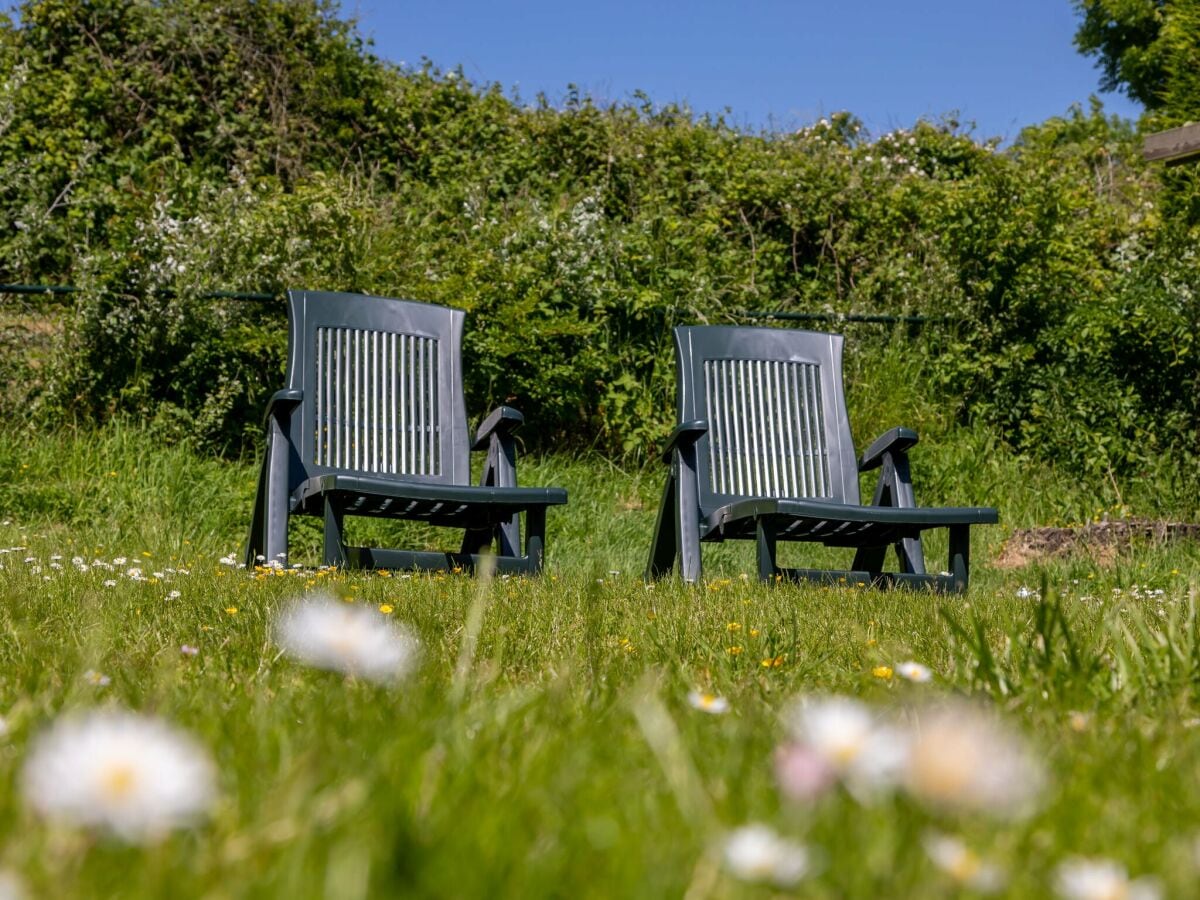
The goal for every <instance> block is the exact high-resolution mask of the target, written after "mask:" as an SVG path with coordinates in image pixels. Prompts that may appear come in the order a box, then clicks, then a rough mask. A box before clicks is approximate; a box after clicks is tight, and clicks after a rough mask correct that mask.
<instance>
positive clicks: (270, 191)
mask: <svg viewBox="0 0 1200 900" xmlns="http://www.w3.org/2000/svg"><path fill="white" fill-rule="evenodd" d="M100 32H102V33H103V35H104V37H103V39H102V40H94V39H93V38H94V37H95V35H96V34H97V33H100ZM270 73H280V74H279V75H278V77H277V78H276V77H275V76H274V75H271V77H268V75H269V74H270ZM235 76H236V77H235ZM135 97H136V99H135ZM284 110H286V115H285V114H284V112H283V111H284ZM0 125H2V126H3V127H0V219H4V222H3V223H0V224H10V225H13V226H14V227H13V228H12V229H11V230H6V229H0V234H3V233H7V235H8V236H7V237H3V238H0V276H3V277H4V278H6V279H12V280H28V281H48V282H75V283H79V284H83V285H85V286H87V288H88V291H87V293H86V294H85V295H84V296H83V297H82V298H81V300H80V302H79V304H78V308H77V314H76V316H75V317H74V320H73V322H72V324H71V326H70V327H69V329H68V332H67V334H66V336H65V338H64V342H65V343H64V346H63V348H62V352H61V353H60V354H59V355H58V358H59V360H60V364H59V365H58V366H57V368H56V369H55V370H54V373H53V376H54V377H53V378H52V379H51V383H50V384H49V388H48V390H47V391H46V392H45V393H44V395H43V398H42V408H43V409H44V411H45V412H46V413H47V414H53V415H54V416H55V417H61V416H63V415H68V416H70V415H75V416H80V415H86V416H88V417H104V416H107V415H110V414H111V413H113V412H117V411H122V412H133V413H137V414H141V415H144V416H148V417H155V418H156V419H157V421H158V422H159V423H160V426H161V427H163V428H166V429H168V430H169V431H170V430H173V431H177V432H179V433H184V432H187V433H191V434H196V435H198V436H199V437H200V439H201V440H202V441H203V442H205V443H207V444H208V445H209V446H211V447H214V448H218V449H222V450H224V451H226V452H237V451H238V450H239V449H240V448H242V447H244V446H246V444H247V441H249V440H252V439H253V437H252V436H254V435H256V434H257V431H258V426H257V419H258V410H259V409H260V408H261V404H262V402H263V399H264V398H265V396H266V395H267V393H269V392H270V391H271V390H272V389H274V388H275V387H276V386H277V383H278V381H279V377H280V371H281V368H282V363H283V341H284V338H283V333H284V329H283V327H282V306H281V304H278V303H276V304H262V305H258V306H253V305H245V304H243V305H238V304H234V303H230V302H224V301H222V302H209V301H202V300H201V299H200V296H201V295H202V294H203V293H204V292H206V291H213V290H244V291H265V292H269V293H274V294H278V293H281V292H282V291H283V290H284V289H286V288H288V287H308V288H324V289H336V290H360V291H366V292H370V293H377V294H385V295H394V296H410V297H413V298H415V299H419V300H426V301H431V302H439V303H447V304H452V305H455V306H459V307H461V308H464V309H466V310H468V312H469V320H468V328H467V338H466V340H467V347H466V352H467V354H468V356H469V358H470V360H471V365H470V366H469V367H468V378H469V382H468V385H467V387H468V402H469V405H470V409H471V411H472V413H473V414H476V415H477V414H479V413H481V412H483V411H485V410H486V409H487V408H488V407H489V406H491V405H493V404H495V403H497V402H504V401H508V402H512V403H515V404H516V405H518V406H520V407H521V408H522V409H523V410H524V411H525V412H526V414H527V415H528V417H529V420H530V423H531V425H532V426H533V427H531V428H529V429H527V430H526V432H525V438H526V439H527V440H528V441H529V442H530V443H531V444H534V445H537V444H544V445H550V444H553V445H556V446H563V445H568V446H576V447H578V446H595V447H597V448H599V449H601V450H603V451H605V452H610V453H616V454H623V455H628V456H632V457H637V456H640V455H643V454H645V453H646V452H647V451H648V450H649V449H650V448H651V447H652V446H653V445H654V443H655V442H656V441H657V440H658V438H659V437H660V436H661V434H662V433H663V432H664V431H665V430H666V428H667V426H668V422H669V420H670V418H671V414H672V401H671V398H672V396H673V392H674V366H673V364H672V360H671V348H670V329H671V327H672V326H673V325H674V324H678V323H687V322H743V321H749V320H748V319H747V318H746V317H745V316H744V315H743V314H744V313H745V312H746V311H764V310H773V311H774V310H790V311H808V312H812V311H823V312H829V313H835V314H839V313H849V312H862V313H872V312H875V313H877V312H887V313H907V314H921V315H929V316H945V317H949V318H950V319H951V320H953V321H952V324H951V327H949V328H945V329H927V330H926V331H925V332H923V336H922V340H921V341H920V342H919V343H917V344H915V345H914V352H922V353H928V354H929V356H930V359H931V368H932V370H933V371H934V373H935V375H936V383H935V384H933V385H931V386H930V390H931V391H936V392H937V393H938V394H939V396H941V397H942V398H944V402H945V403H946V404H947V406H948V407H950V409H951V411H952V413H953V415H952V416H951V419H953V418H957V419H958V420H960V421H982V422H986V423H989V424H991V425H993V426H995V427H997V428H998V429H1000V430H1001V432H1002V433H1003V434H1004V435H1005V437H1006V438H1007V439H1008V440H1009V441H1010V442H1011V443H1012V444H1013V445H1014V446H1016V447H1018V448H1021V449H1023V450H1025V451H1027V452H1030V453H1033V454H1037V455H1042V456H1046V457H1049V458H1053V459H1058V460H1062V461H1063V462H1065V463H1067V464H1069V465H1070V466H1071V467H1072V469H1073V470H1075V471H1082V472H1089V473H1107V472H1110V471H1111V472H1114V473H1116V474H1123V473H1130V472H1136V471H1138V469H1139V467H1141V466H1143V465H1145V464H1146V463H1147V462H1148V461H1149V460H1151V459H1153V458H1154V457H1155V456H1156V455H1158V454H1160V453H1162V452H1164V451H1165V450H1171V451H1175V450H1179V449H1181V448H1183V449H1186V450H1190V449H1191V447H1192V443H1193V442H1194V433H1195V429H1196V424H1197V423H1196V410H1195V408H1194V401H1193V400H1192V397H1193V396H1194V391H1190V392H1189V389H1188V386H1189V385H1190V384H1191V381H1192V376H1191V375H1190V374H1187V373H1190V372H1193V371H1195V369H1194V359H1193V354H1194V351H1193V350H1192V344H1191V339H1190V337H1188V336H1187V335H1185V333H1184V332H1185V331H1186V329H1185V327H1184V323H1185V322H1186V321H1187V316H1188V315H1190V312H1189V309H1190V306H1189V304H1190V302H1191V301H1190V294H1187V291H1186V290H1185V288H1186V287H1187V285H1189V284H1193V283H1194V275H1195V266H1194V263H1193V262H1192V261H1191V257H1190V256H1188V255H1187V254H1183V253H1181V252H1179V251H1178V250H1177V248H1180V247H1184V246H1185V245H1186V236H1185V235H1183V234H1182V233H1178V234H1177V233H1176V232H1175V231H1172V229H1171V227H1168V226H1167V225H1164V223H1163V221H1162V218H1161V215H1160V213H1159V196H1160V190H1161V188H1160V186H1159V184H1158V183H1157V181H1156V180H1155V179H1154V178H1153V177H1152V176H1151V175H1150V174H1149V172H1148V171H1147V169H1146V167H1145V165H1144V164H1143V163H1142V162H1141V161H1140V156H1139V153H1138V147H1137V141H1136V136H1135V134H1134V132H1133V130H1132V128H1131V127H1130V126H1129V125H1128V124H1126V123H1121V122H1118V121H1115V120H1113V119H1110V118H1107V117H1105V116H1104V115H1103V112H1102V110H1101V109H1100V107H1099V106H1098V104H1097V105H1096V106H1094V107H1093V108H1092V109H1091V110H1090V111H1088V112H1086V113H1085V112H1084V111H1082V110H1080V109H1073V110H1071V111H1069V112H1068V114H1067V115H1065V116H1064V117H1061V118H1057V119H1052V120H1050V121H1049V122H1046V123H1044V124H1042V125H1039V126H1036V127H1033V128H1030V129H1027V130H1026V131H1025V132H1023V133H1022V135H1021V137H1020V139H1019V140H1018V141H1017V143H1016V144H1015V145H1014V146H1013V147H1012V148H1010V149H1007V150H1003V151H1002V150H1000V149H999V148H998V147H997V145H996V143H995V142H994V141H984V142H980V141H978V140H976V139H975V138H974V137H973V136H972V135H971V134H970V132H969V131H966V132H964V131H963V130H962V129H961V128H960V127H959V125H958V124H957V123H956V122H953V121H945V122H936V123H934V122H920V123H917V124H916V125H915V126H914V127H913V128H912V129H900V130H897V131H894V132H891V133H888V134H883V135H877V136H872V135H868V134H867V133H866V132H865V131H864V130H863V129H862V127H861V126H860V124H859V123H858V122H857V121H856V120H855V119H854V118H853V117H852V116H849V115H846V114H839V115H837V116H833V117H830V118H828V119H823V120H821V121H819V122H817V123H814V124H813V125H811V126H809V127H806V128H803V129H801V130H800V131H797V132H795V133H792V134H764V135H753V134H747V133H744V132H741V131H738V130H736V129H734V128H731V127H729V126H728V125H727V124H726V123H725V122H723V121H722V120H720V119H710V118H705V119H700V120H697V119H696V118H695V117H694V116H692V114H691V113H690V112H689V111H688V110H686V109H680V108H678V107H674V106H667V107H661V108H656V107H654V106H653V105H652V104H651V103H650V101H649V100H648V99H647V98H645V97H637V98H635V99H634V101H633V102H632V103H626V104H613V105H609V106H603V107H602V106H599V105H597V104H596V103H594V102H593V101H591V100H590V99H588V98H587V97H583V96H580V95H579V94H578V93H577V92H576V91H574V90H571V91H570V92H569V93H568V96H567V98H566V101H565V103H564V104H563V105H562V108H558V109H556V108H553V107H551V105H550V104H549V103H548V102H547V101H546V100H545V98H538V99H537V100H536V101H535V102H534V103H532V104H523V103H522V102H521V101H520V100H519V99H509V98H506V97H505V96H504V95H503V93H502V92H501V91H500V89H499V88H498V87H497V86H495V85H491V86H488V85H484V86H475V85H472V84H470V83H469V82H467V81H466V80H465V79H464V78H463V77H462V76H461V74H460V73H457V72H447V73H442V72H439V71H437V70H436V69H433V68H432V67H430V66H425V67H424V68H422V69H420V70H416V71H414V70H402V69H397V68H394V67H392V66H389V65H387V64H385V63H382V62H380V61H379V60H377V59H375V58H374V57H373V56H371V54H370V53H369V52H368V51H367V49H366V48H365V47H364V46H363V44H362V42H361V41H360V39H359V38H358V37H357V35H356V33H355V32H354V29H353V27H352V25H350V24H348V23H346V22H345V21H343V20H342V19H340V18H339V17H338V13H337V9H336V7H335V6H333V5H332V4H330V3H325V2H317V0H305V2H301V3H284V2H280V0H276V2H270V3H259V2H253V0H230V2H221V3H220V4H217V3H216V0H173V2H169V3H163V2H151V0H138V2H134V3H123V2H121V3H118V2H117V0H92V2H88V3H84V2H82V0H27V2H25V3H24V4H23V5H22V6H21V8H20V16H19V19H18V20H17V21H16V22H8V23H7V25H5V27H3V28H2V29H0ZM18 225H19V226H20V227H17V226H18ZM1189 366H1193V368H1191V369H1189V368H1188V367H1189ZM861 371H864V372H866V373H868V377H874V378H876V379H879V378H886V377H887V373H886V372H878V371H872V370H871V369H870V367H862V369H861ZM1185 375H1186V377H1185Z"/></svg>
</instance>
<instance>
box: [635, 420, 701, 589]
mask: <svg viewBox="0 0 1200 900" xmlns="http://www.w3.org/2000/svg"><path fill="white" fill-rule="evenodd" d="M699 508H700V498H699V493H698V492H697V490H696V448H695V445H693V444H685V445H682V446H680V447H677V448H676V449H675V451H674V452H673V453H672V456H671V471H670V474H669V475H668V476H667V484H666V487H665V488H664V489H663V496H662V503H661V504H660V505H659V508H658V519H657V521H656V522H655V525H654V541H653V542H652V543H651V545H650V560H649V562H648V563H647V565H646V580H647V581H654V580H656V579H658V578H662V577H664V576H666V575H669V574H671V572H672V570H673V569H674V568H675V563H676V561H678V562H679V575H680V577H681V578H683V580H684V581H686V582H688V583H689V584H696V583H697V582H699V581H700V578H701V576H702V574H703V566H702V561H701V556H700V524H699V522H698V521H697V520H696V510H698V509H699Z"/></svg>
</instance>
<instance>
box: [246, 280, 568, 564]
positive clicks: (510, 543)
mask: <svg viewBox="0 0 1200 900" xmlns="http://www.w3.org/2000/svg"><path fill="white" fill-rule="evenodd" d="M463 317H464V314H463V312H462V310H457V309H450V308H448V307H444V306H433V305H430V304H425V303H415V302H412V301H409V300H390V299H387V298H383V297H367V296H362V295H357V294H334V293H320V292H316V291H290V292H289V293H288V318H289V324H290V329H289V332H288V366H287V387H286V388H285V389H284V390H281V391H278V392H277V393H276V394H275V395H274V396H273V397H272V398H271V401H270V403H269V405H268V406H267V413H266V428H267V451H266V458H265V459H264V460H263V466H262V471H261V473H260V475H259V480H258V495H257V497H256V499H255V502H254V515H253V519H252V522H251V527H250V541H249V544H248V546H247V549H246V557H245V562H246V565H247V566H253V565H255V564H256V563H258V564H266V565H287V562H288V518H289V516H292V515H297V514H299V515H311V516H320V517H323V518H324V520H325V541H324V544H325V546H324V559H325V563H326V565H338V566H345V567H347V568H385V569H450V568H455V567H462V568H466V569H473V568H474V567H475V565H476V564H477V563H478V562H479V560H480V556H481V554H483V553H484V552H485V551H486V550H488V548H489V547H494V554H495V559H496V569H497V571H499V572H526V573H532V572H538V571H540V570H541V567H542V558H543V552H544V544H545V537H546V509H547V507H550V506H554V505H558V504H563V503H566V502H567V492H566V491H565V490H562V489H561V488H522V487H517V470H516V445H515V442H514V440H513V436H512V430H513V429H514V428H515V427H516V426H517V425H519V424H520V423H521V422H522V421H523V417H522V416H521V414H520V413H519V412H517V411H516V410H514V409H511V408H509V407H506V406H502V407H500V408H499V409H497V410H495V411H494V412H493V413H492V414H491V415H489V416H488V417H487V418H486V419H484V421H483V424H482V425H481V426H480V428H479V431H478V432H477V433H476V435H475V438H474V440H473V441H470V442H469V441H468V434H467V416H466V412H465V407H464V403H463V385H462V358H461V357H462V353H461V346H462V327H463ZM469 450H481V451H482V450H486V451H487V459H486V463H485V465H484V468H483V476H482V479H481V482H480V484H479V485H472V484H470V460H469V453H468V451H469ZM522 513H524V515H525V546H524V552H523V553H522V548H521V546H520V537H521V535H520V515H521V514H522ZM346 516H369V517H376V518H388V519H407V520H414V521H419V522H426V523H429V524H432V525H438V526H445V527H449V528H456V529H461V530H462V532H463V538H462V544H461V548H460V550H459V552H431V551H427V550H426V551H418V550H392V549H381V548H372V547H349V546H346V544H345V541H344V539H343V522H344V519H345V517H346Z"/></svg>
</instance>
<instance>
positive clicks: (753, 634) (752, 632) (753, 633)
mask: <svg viewBox="0 0 1200 900" xmlns="http://www.w3.org/2000/svg"><path fill="white" fill-rule="evenodd" d="M760 634H762V632H761V631H759V630H758V629H757V628H751V629H750V637H758V636H759V635H760Z"/></svg>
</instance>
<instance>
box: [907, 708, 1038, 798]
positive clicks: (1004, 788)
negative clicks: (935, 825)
mask: <svg viewBox="0 0 1200 900" xmlns="http://www.w3.org/2000/svg"><path fill="white" fill-rule="evenodd" d="M905 782H906V786H907V787H908V789H909V791H910V792H911V793H912V794H913V796H915V797H916V798H917V799H918V800H921V801H923V802H924V803H926V804H927V805H929V806H932V807H937V808H940V809H945V810H970V811H977V812H984V813H988V814H989V815H993V816H995V817H997V818H1008V819H1011V818H1019V817H1021V816H1024V815H1027V814H1028V813H1030V812H1032V811H1033V809H1034V807H1035V806H1036V805H1037V802H1038V800H1039V799H1040V798H1041V795H1042V792H1043V789H1044V787H1045V784H1046V773H1045V770H1044V768H1043V767H1042V765H1041V763H1040V762H1039V761H1038V760H1037V759H1035V758H1034V756H1033V754H1032V752H1031V751H1030V748H1029V747H1028V745H1027V744H1026V742H1025V740H1024V739H1023V738H1022V737H1021V736H1020V735H1019V734H1017V733H1016V732H1015V731H1013V730H1011V729H1009V728H1008V727H1006V726H1005V725H1004V723H1003V722H1001V721H1000V720H999V719H998V718H996V717H995V716H993V715H990V714H988V713H985V712H984V711H983V710H980V709H977V708H975V707H973V706H968V705H966V704H961V703H960V704H950V705H946V706H941V707H936V708H933V709H929V710H925V711H923V712H918V714H917V716H916V722H915V723H914V727H913V737H912V742H911V746H910V751H909V760H908V766H907V770H906V773H905Z"/></svg>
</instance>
